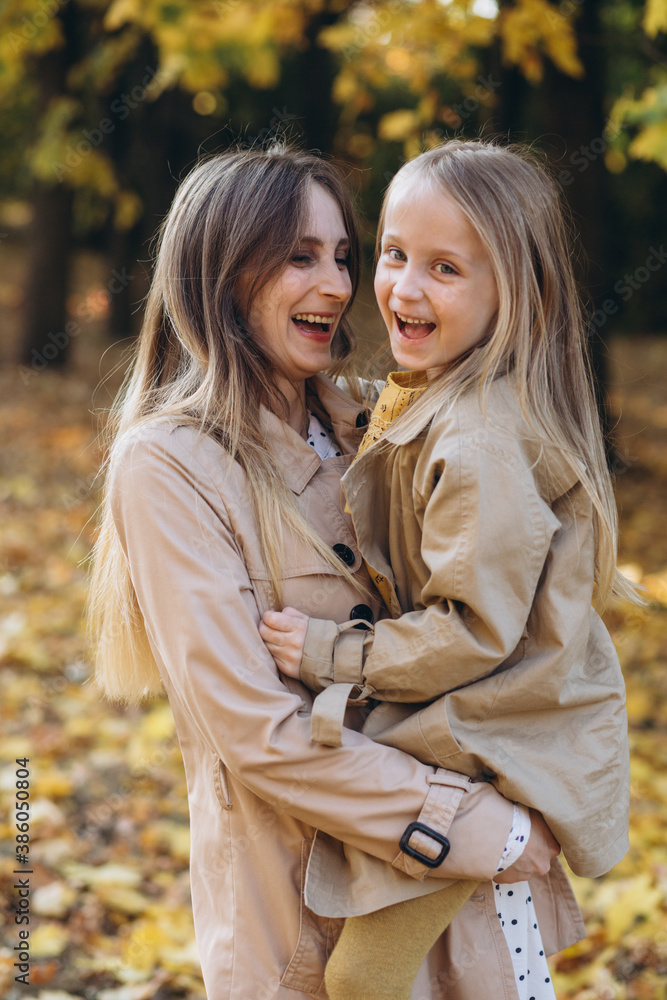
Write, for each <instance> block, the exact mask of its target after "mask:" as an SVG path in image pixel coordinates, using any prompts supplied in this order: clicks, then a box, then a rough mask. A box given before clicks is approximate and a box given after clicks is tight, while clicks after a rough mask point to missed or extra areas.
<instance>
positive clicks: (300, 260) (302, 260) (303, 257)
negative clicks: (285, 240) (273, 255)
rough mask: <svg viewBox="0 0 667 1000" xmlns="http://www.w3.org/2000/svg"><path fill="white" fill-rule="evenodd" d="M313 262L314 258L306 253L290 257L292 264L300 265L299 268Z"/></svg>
mask: <svg viewBox="0 0 667 1000" xmlns="http://www.w3.org/2000/svg"><path fill="white" fill-rule="evenodd" d="M313 260H314V258H313V257H312V256H311V255H310V254H308V253H297V254H295V255H294V256H293V257H292V263H293V264H300V265H301V266H303V265H304V264H312V263H313Z"/></svg>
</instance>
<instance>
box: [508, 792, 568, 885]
mask: <svg viewBox="0 0 667 1000" xmlns="http://www.w3.org/2000/svg"><path fill="white" fill-rule="evenodd" d="M559 854H560V844H559V843H558V841H557V840H556V838H555V837H554V835H553V833H552V832H551V830H550V829H549V827H548V826H547V824H546V822H545V820H544V817H543V816H542V814H541V813H538V812H537V810H535V809H531V810H530V837H529V838H528V843H527V844H526V847H525V849H524V851H523V853H522V855H521V857H520V858H518V859H517V860H516V861H515V862H514V864H513V865H510V867H509V868H507V869H506V870H505V871H504V872H502V873H501V874H500V875H494V876H493V881H494V882H499V883H502V884H507V885H510V884H511V883H513V882H527V881H528V879H531V878H533V876H534V875H546V874H547V872H548V871H549V869H550V868H551V862H552V861H553V859H554V858H557V857H558V855H559Z"/></svg>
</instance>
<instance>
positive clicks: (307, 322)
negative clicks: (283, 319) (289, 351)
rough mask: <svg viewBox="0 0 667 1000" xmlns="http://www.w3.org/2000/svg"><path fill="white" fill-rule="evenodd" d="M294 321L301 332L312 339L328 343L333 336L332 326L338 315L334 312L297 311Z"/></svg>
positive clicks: (293, 317)
mask: <svg viewBox="0 0 667 1000" xmlns="http://www.w3.org/2000/svg"><path fill="white" fill-rule="evenodd" d="M291 319H292V322H293V323H294V325H295V326H296V328H297V330H298V331H299V332H300V333H303V334H304V335H305V336H306V337H310V338H311V339H312V340H320V341H322V342H323V343H327V342H328V341H329V340H330V338H331V328H332V326H333V324H334V323H335V321H336V319H337V316H336V314H332V313H304V312H300V313H295V314H294V316H292V317H291Z"/></svg>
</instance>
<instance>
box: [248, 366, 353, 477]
mask: <svg viewBox="0 0 667 1000" xmlns="http://www.w3.org/2000/svg"><path fill="white" fill-rule="evenodd" d="M306 402H307V405H308V407H309V409H311V410H312V411H313V412H315V413H316V415H317V416H318V417H319V419H320V420H322V422H323V423H324V424H325V425H326V426H328V427H330V428H331V429H332V431H333V433H334V437H335V438H336V440H337V441H338V443H339V445H340V446H341V451H342V453H343V455H352V454H355V453H356V450H357V448H358V446H359V443H360V441H361V438H362V437H363V434H364V431H365V423H364V424H362V425H361V426H357V422H358V421H359V415H360V413H361V412H363V413H364V419H365V411H364V410H363V406H362V405H361V404H360V403H356V402H355V401H354V400H353V399H352V398H351V397H350V396H348V395H347V393H345V392H344V391H343V390H342V389H341V388H340V387H339V386H338V385H336V383H335V382H334V381H333V380H332V379H330V378H327V377H326V376H325V375H315V376H314V377H313V378H310V379H307V381H306ZM260 425H261V428H262V432H263V434H264V439H265V441H266V442H267V444H269V445H270V446H271V447H272V448H273V449H274V450H275V452H276V454H277V455H278V456H279V457H280V459H281V465H282V469H283V475H284V477H285V482H286V483H287V485H288V487H289V488H290V490H291V491H292V492H293V493H296V494H297V495H298V494H300V493H302V492H303V490H304V489H305V487H306V486H307V485H308V483H309V482H310V480H311V479H312V478H313V476H314V475H315V473H316V472H317V470H318V469H319V467H320V465H321V464H322V459H321V458H320V457H319V455H317V453H316V452H315V451H314V450H313V448H312V447H311V446H310V445H309V444H308V443H307V442H306V441H304V439H303V438H302V437H301V435H300V434H297V432H296V431H295V430H294V429H293V428H292V427H290V426H289V424H287V423H285V421H284V420H281V419H280V417H278V416H277V415H276V414H275V413H273V412H272V411H271V410H269V409H267V407H265V406H261V407H260Z"/></svg>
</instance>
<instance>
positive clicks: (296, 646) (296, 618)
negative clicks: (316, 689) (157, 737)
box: [259, 608, 527, 849]
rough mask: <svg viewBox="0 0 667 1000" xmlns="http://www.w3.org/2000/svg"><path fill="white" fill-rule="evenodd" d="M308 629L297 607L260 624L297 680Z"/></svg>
mask: <svg viewBox="0 0 667 1000" xmlns="http://www.w3.org/2000/svg"><path fill="white" fill-rule="evenodd" d="M307 630H308V616H307V615H304V614H302V613H301V611H297V610H296V608H283V610H282V611H265V612H264V614H263V615H262V620H261V622H260V625H259V634H260V635H261V637H262V639H263V640H264V643H265V645H266V648H267V649H268V651H269V652H270V653H271V656H272V657H273V659H274V660H275V661H276V665H277V667H278V669H279V670H282V672H283V673H284V674H287V676H288V677H295V678H296V679H297V680H299V677H300V674H301V660H302V658H303V647H304V645H305V643H306V632H307ZM526 849H527V848H526Z"/></svg>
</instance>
